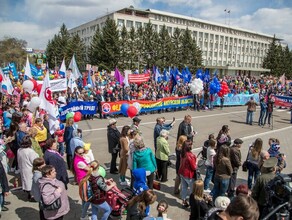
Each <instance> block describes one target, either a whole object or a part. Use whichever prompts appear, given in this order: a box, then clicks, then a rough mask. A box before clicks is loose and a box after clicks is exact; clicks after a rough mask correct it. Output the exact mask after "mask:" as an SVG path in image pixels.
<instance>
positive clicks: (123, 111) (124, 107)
mask: <svg viewBox="0 0 292 220" xmlns="http://www.w3.org/2000/svg"><path fill="white" fill-rule="evenodd" d="M128 108H129V104H128V103H123V104H122V106H121V112H122V113H123V115H125V116H128V115H127V111H128Z"/></svg>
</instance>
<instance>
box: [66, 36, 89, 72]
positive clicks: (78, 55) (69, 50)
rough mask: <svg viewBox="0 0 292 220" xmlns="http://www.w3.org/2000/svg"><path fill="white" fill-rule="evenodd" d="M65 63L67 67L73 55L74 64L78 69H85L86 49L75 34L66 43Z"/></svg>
mask: <svg viewBox="0 0 292 220" xmlns="http://www.w3.org/2000/svg"><path fill="white" fill-rule="evenodd" d="M65 54H66V55H65V60H66V63H67V64H68V65H69V63H70V61H71V59H72V56H73V54H75V59H76V62H77V64H78V66H79V68H80V69H85V67H86V63H87V62H86V61H87V58H86V47H85V44H84V43H83V41H82V40H81V38H80V37H79V35H78V34H75V35H74V36H73V37H71V38H70V39H69V41H68V44H67V47H66V53H65Z"/></svg>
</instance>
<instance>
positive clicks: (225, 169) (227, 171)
mask: <svg viewBox="0 0 292 220" xmlns="http://www.w3.org/2000/svg"><path fill="white" fill-rule="evenodd" d="M229 158H230V148H229V147H227V146H225V145H223V146H221V148H220V150H219V152H218V153H217V155H216V159H215V163H214V165H215V176H214V188H213V201H215V200H216V198H217V197H218V196H224V195H225V193H226V192H227V190H228V186H229V181H230V177H231V174H232V172H233V170H232V166H231V162H230V159H229Z"/></svg>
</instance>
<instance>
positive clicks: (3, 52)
mask: <svg viewBox="0 0 292 220" xmlns="http://www.w3.org/2000/svg"><path fill="white" fill-rule="evenodd" d="M26 46H27V43H26V41H24V40H21V39H17V38H10V37H4V39H3V40H1V41H0V61H1V65H2V66H7V65H8V63H10V62H14V63H15V64H16V65H17V67H18V69H21V68H22V67H23V66H24V65H25V63H26V51H25V49H24V48H26Z"/></svg>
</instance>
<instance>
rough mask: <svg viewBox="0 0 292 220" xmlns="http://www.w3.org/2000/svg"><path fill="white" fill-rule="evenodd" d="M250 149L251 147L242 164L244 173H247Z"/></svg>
mask: <svg viewBox="0 0 292 220" xmlns="http://www.w3.org/2000/svg"><path fill="white" fill-rule="evenodd" d="M250 148H251V146H250V147H249V149H248V152H247V155H246V159H245V161H244V162H243V164H242V171H243V172H247V163H248V161H247V158H248V155H249V151H250Z"/></svg>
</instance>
